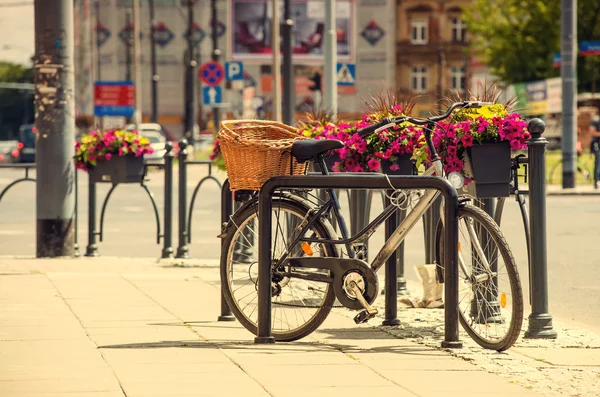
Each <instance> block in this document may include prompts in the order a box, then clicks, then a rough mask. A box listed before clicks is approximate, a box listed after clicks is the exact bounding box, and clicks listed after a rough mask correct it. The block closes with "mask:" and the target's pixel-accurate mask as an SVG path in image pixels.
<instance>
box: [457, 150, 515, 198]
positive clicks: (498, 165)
mask: <svg viewBox="0 0 600 397" xmlns="http://www.w3.org/2000/svg"><path fill="white" fill-rule="evenodd" d="M465 160H466V161H465V170H466V172H467V173H468V174H470V175H472V176H473V181H472V182H471V183H470V184H468V185H467V186H466V189H467V192H468V193H469V194H471V195H472V196H475V197H479V198H487V197H508V196H509V195H510V181H511V170H510V167H511V162H510V142H508V141H501V142H486V143H481V144H478V143H475V144H473V146H471V147H468V148H467V155H466V156H465Z"/></svg>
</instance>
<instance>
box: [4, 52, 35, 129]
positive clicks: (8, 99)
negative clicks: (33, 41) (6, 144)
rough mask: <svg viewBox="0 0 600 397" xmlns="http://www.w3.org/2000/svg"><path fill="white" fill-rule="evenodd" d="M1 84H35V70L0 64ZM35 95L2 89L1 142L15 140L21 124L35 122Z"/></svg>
mask: <svg viewBox="0 0 600 397" xmlns="http://www.w3.org/2000/svg"><path fill="white" fill-rule="evenodd" d="M0 82H2V83H33V70H32V69H31V68H25V67H23V66H21V65H16V64H12V63H9V62H0ZM32 94H33V93H32V92H31V91H27V90H18V89H12V88H11V89H6V88H0V140H2V139H11V138H12V139H14V138H16V137H17V132H18V130H19V126H20V125H21V124H28V123H32V122H33V118H34V113H33V95H32Z"/></svg>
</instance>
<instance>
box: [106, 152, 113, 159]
mask: <svg viewBox="0 0 600 397" xmlns="http://www.w3.org/2000/svg"><path fill="white" fill-rule="evenodd" d="M104 157H105V158H106V159H107V160H110V159H111V158H112V154H110V153H106V156H104Z"/></svg>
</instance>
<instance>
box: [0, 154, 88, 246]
mask: <svg viewBox="0 0 600 397" xmlns="http://www.w3.org/2000/svg"><path fill="white" fill-rule="evenodd" d="M35 167H36V164H35V163H27V164H0V168H13V169H24V170H25V177H23V178H18V179H15V180H14V181H12V182H11V183H9V184H8V185H6V186H5V187H4V189H2V192H0V203H1V202H2V198H3V197H4V195H5V194H6V193H7V192H8V191H9V190H10V189H11V188H12V187H13V186H15V185H17V184H19V183H21V182H35V181H36V180H35V178H32V177H30V176H29V170H30V169H35ZM77 175H78V171H77V170H75V174H74V182H73V183H74V189H75V202H74V208H73V218H74V222H75V225H74V228H75V230H74V232H75V235H74V236H73V238H74V246H73V248H74V250H75V256H76V257H78V256H80V253H79V237H78V234H79V233H78V231H79V216H78V213H79V203H78V192H79V183H78V177H77Z"/></svg>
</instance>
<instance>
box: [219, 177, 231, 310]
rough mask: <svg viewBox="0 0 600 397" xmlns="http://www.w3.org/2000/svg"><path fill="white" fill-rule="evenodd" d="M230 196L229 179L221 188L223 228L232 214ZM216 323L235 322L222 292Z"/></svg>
mask: <svg viewBox="0 0 600 397" xmlns="http://www.w3.org/2000/svg"><path fill="white" fill-rule="evenodd" d="M232 196H233V195H232V193H231V190H229V179H227V180H225V182H224V183H223V187H222V188H221V225H222V227H223V228H224V226H225V225H226V224H227V222H228V221H229V216H230V215H231V214H232V212H233V198H232ZM223 254H224V252H223V239H221V257H222V256H223ZM218 321H235V317H234V316H233V314H231V309H230V308H229V306H228V305H227V301H226V300H225V297H224V296H223V292H221V315H220V316H219V317H218Z"/></svg>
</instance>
